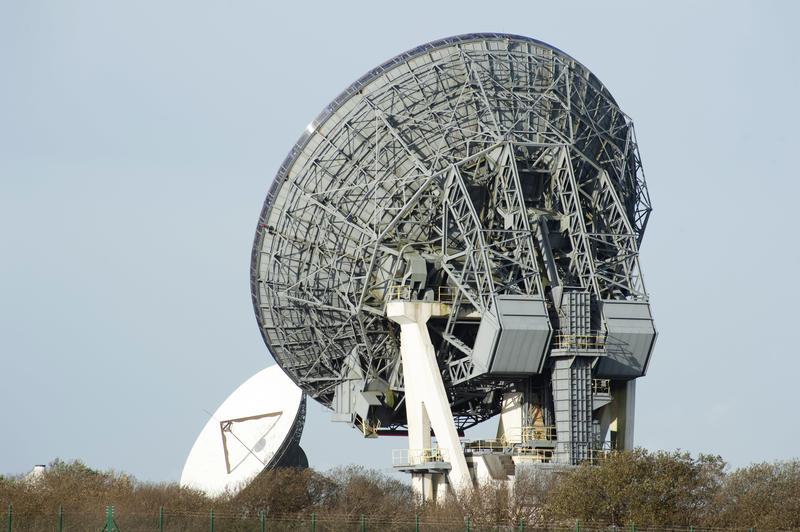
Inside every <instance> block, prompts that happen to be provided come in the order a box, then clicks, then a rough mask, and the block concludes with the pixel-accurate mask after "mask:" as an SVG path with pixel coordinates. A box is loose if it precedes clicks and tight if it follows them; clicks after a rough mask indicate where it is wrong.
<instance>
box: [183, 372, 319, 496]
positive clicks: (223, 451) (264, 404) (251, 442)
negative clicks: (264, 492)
mask: <svg viewBox="0 0 800 532" xmlns="http://www.w3.org/2000/svg"><path fill="white" fill-rule="evenodd" d="M304 421H305V397H304V395H303V392H302V390H300V388H298V387H297V386H296V385H295V384H294V383H293V382H292V381H291V379H289V377H287V376H286V374H285V373H284V372H283V371H282V370H281V368H280V367H278V366H270V367H268V368H266V369H264V370H261V371H259V372H258V373H256V374H255V375H253V376H252V377H250V378H249V379H247V380H246V381H245V382H244V383H243V384H242V385H241V386H239V387H238V388H237V389H236V390H235V391H234V392H233V393H232V394H231V395H230V396H229V397H228V398H227V399H225V401H224V402H223V403H222V404H221V405H220V406H219V408H217V411H216V412H214V414H213V415H212V416H211V419H209V420H208V423H206V425H205V427H204V428H203V430H202V431H201V432H200V435H199V436H198V437H197V440H196V441H195V442H194V445H193V446H192V450H191V451H190V452H189V457H188V458H187V459H186V464H185V465H184V467H183V473H182V474H181V485H182V486H185V487H189V488H194V489H199V490H201V491H204V492H205V493H206V494H208V495H209V496H216V495H219V494H221V493H223V492H225V491H226V490H227V491H228V492H231V493H236V492H237V491H239V490H240V489H242V488H243V487H244V486H245V485H246V484H247V483H248V482H250V481H251V480H252V479H253V478H254V477H255V476H256V475H258V474H259V473H260V472H261V471H263V470H265V469H270V468H273V467H275V466H277V465H279V464H280V462H281V459H282V458H283V457H284V456H285V455H291V454H293V453H300V454H302V451H301V450H299V445H298V444H299V441H300V436H301V434H302V431H303V423H304Z"/></svg>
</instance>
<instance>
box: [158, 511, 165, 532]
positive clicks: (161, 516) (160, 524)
mask: <svg viewBox="0 0 800 532" xmlns="http://www.w3.org/2000/svg"><path fill="white" fill-rule="evenodd" d="M158 532H164V507H163V506H159V507H158Z"/></svg>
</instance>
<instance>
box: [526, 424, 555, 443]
mask: <svg viewBox="0 0 800 532" xmlns="http://www.w3.org/2000/svg"><path fill="white" fill-rule="evenodd" d="M532 440H539V441H542V440H544V441H555V440H556V428H555V427H544V426H532V427H522V442H523V443H526V442H529V441H532Z"/></svg>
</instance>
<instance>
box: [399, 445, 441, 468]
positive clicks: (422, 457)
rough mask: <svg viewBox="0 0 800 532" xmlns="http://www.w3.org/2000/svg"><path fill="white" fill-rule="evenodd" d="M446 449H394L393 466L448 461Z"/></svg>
mask: <svg viewBox="0 0 800 532" xmlns="http://www.w3.org/2000/svg"><path fill="white" fill-rule="evenodd" d="M448 456H449V455H448V452H447V449H441V448H439V447H431V448H429V449H394V450H393V451H392V465H393V466H396V467H397V466H413V465H421V464H425V463H430V462H449V458H448Z"/></svg>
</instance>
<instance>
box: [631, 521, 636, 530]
mask: <svg viewBox="0 0 800 532" xmlns="http://www.w3.org/2000/svg"><path fill="white" fill-rule="evenodd" d="M631 532H636V523H631Z"/></svg>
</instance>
